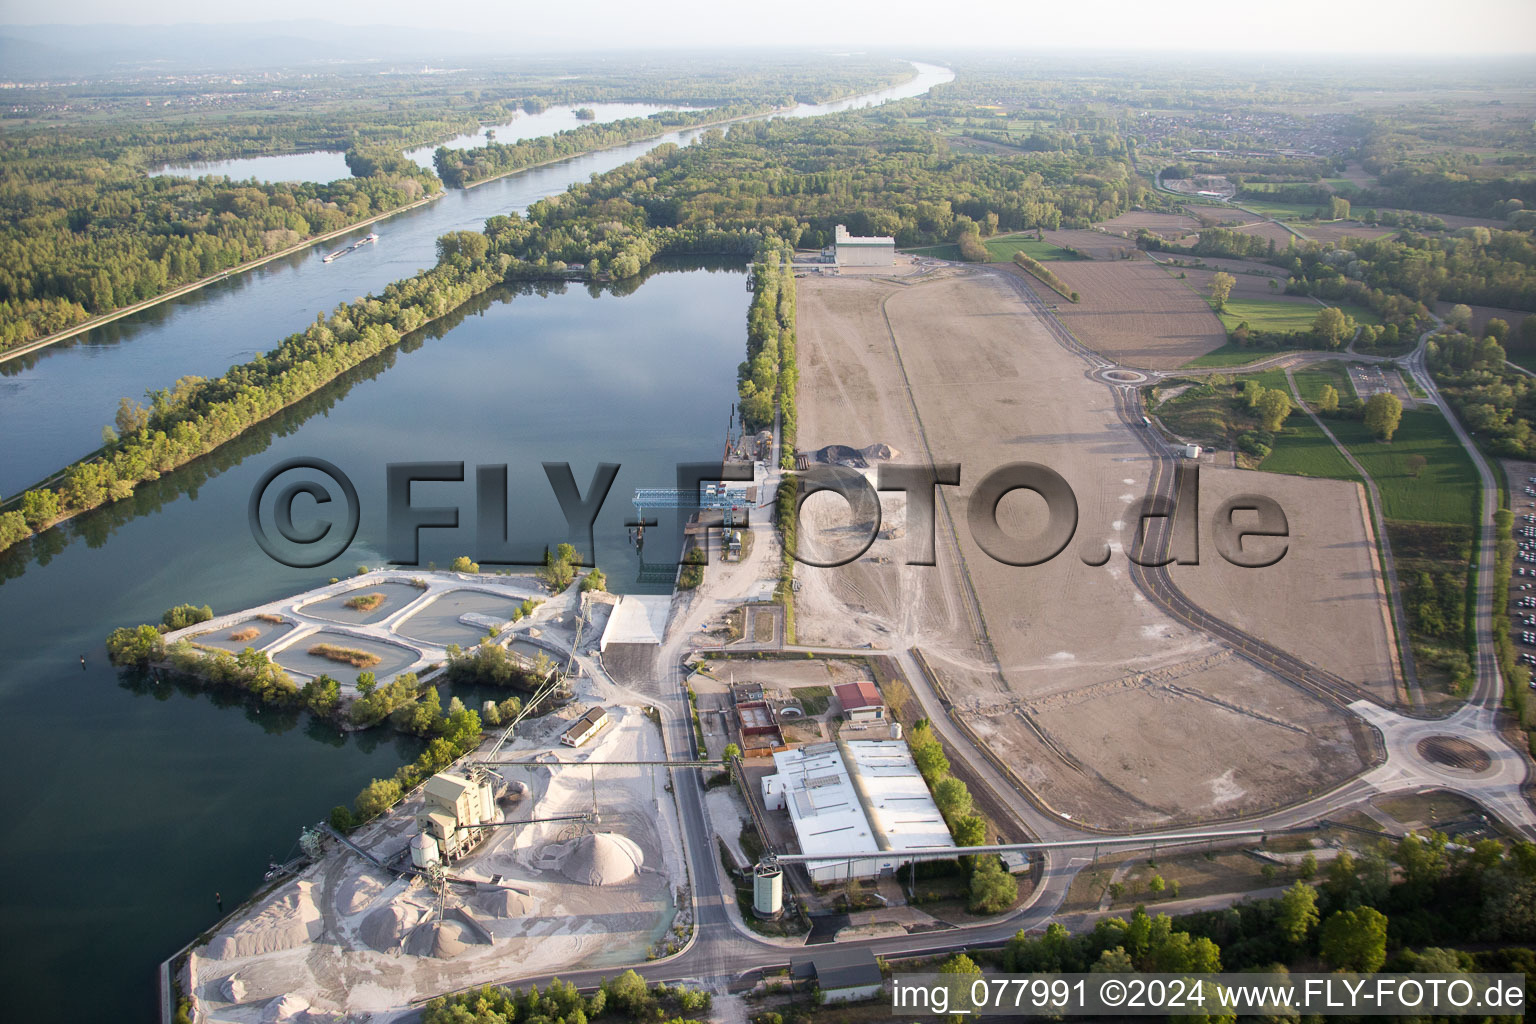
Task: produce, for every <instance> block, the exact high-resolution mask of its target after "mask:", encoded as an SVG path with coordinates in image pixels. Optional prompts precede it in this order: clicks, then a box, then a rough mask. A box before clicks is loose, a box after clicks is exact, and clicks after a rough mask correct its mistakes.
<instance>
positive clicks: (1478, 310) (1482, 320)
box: [1435, 302, 1536, 359]
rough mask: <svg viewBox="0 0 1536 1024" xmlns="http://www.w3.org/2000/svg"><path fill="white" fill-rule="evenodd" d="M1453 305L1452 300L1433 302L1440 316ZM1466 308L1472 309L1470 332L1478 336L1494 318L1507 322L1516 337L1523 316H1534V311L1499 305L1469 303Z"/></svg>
mask: <svg viewBox="0 0 1536 1024" xmlns="http://www.w3.org/2000/svg"><path fill="white" fill-rule="evenodd" d="M1454 305H1455V303H1454V302H1437V303H1435V315H1436V316H1442V317H1443V316H1445V315H1446V314H1448V313H1449V312H1450V311H1451V307H1452V306H1454ZM1467 308H1468V309H1470V310H1471V311H1472V333H1473V334H1475V335H1478V336H1479V337H1481V335H1482V333H1483V328H1485V327H1487V326H1488V321H1489V320H1492V319H1495V318H1497V319H1500V320H1503V321H1504V322H1505V323H1507V324H1509V333H1510V336H1511V337H1516V336H1518V334H1519V331H1520V325H1521V324H1522V323H1524V322H1525V318H1526V317H1528V316H1536V313H1527V312H1525V311H1524V310H1522V309H1503V308H1501V307H1499V306H1470V305H1469V306H1468V307H1467ZM1506 347H1508V346H1506ZM1509 358H1510V359H1514V358H1515V357H1514V356H1513V355H1511V356H1510V357H1509Z"/></svg>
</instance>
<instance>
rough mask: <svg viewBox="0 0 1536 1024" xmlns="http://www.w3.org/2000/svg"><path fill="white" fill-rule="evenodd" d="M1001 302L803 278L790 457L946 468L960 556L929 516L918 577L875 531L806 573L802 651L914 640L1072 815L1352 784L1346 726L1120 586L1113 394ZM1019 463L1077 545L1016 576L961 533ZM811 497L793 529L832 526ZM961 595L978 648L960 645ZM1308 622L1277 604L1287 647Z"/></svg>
mask: <svg viewBox="0 0 1536 1024" xmlns="http://www.w3.org/2000/svg"><path fill="white" fill-rule="evenodd" d="M1118 265H1119V266H1130V265H1134V264H1131V263H1123V264H1118ZM1056 266H1057V267H1061V266H1065V264H1057V265H1056ZM1071 266H1076V267H1082V266H1094V264H1085V263H1079V264H1071ZM1147 269H1148V270H1150V271H1151V272H1152V273H1155V274H1159V275H1161V274H1162V273H1163V272H1162V271H1160V270H1157V269H1156V268H1155V267H1151V266H1150V265H1147ZM1168 283H1169V284H1173V285H1174V286H1175V287H1178V288H1180V289H1182V285H1178V284H1177V283H1176V282H1168ZM1017 288H1018V285H1017V282H1016V281H1015V280H1014V279H1013V278H1012V277H1011V275H1008V274H1006V273H1003V272H1000V270H999V269H996V268H988V269H985V270H981V269H960V268H952V269H948V270H945V271H940V272H937V273H934V274H931V275H929V276H928V277H927V278H926V279H923V280H920V281H918V280H915V279H914V280H913V281H910V282H908V283H896V282H892V281H877V280H867V279H866V280H858V281H855V280H848V279H810V278H808V279H805V280H803V281H801V282H800V292H799V309H800V339H801V340H800V349H799V351H800V358H801V378H800V380H801V384H800V398H799V404H800V444H801V447H802V449H807V450H808V449H814V448H818V447H820V446H822V445H826V444H832V443H842V444H849V445H853V446H862V445H866V444H870V443H872V442H876V441H881V442H885V443H887V444H890V445H892V446H894V447H895V448H897V449H899V450H901V451H902V452H903V453H904V457H903V458H902V459H901V460H900V461H907V462H916V461H918V460H920V459H922V458H924V457H925V456H929V457H932V458H933V459H935V460H936V461H956V462H960V463H961V464H962V476H961V481H962V482H961V485H960V486H959V487H957V488H945V489H944V490H945V491H946V492H947V506H948V507H949V508H950V509H952V510H954V515H955V519H956V520H958V523H959V526H960V529H959V530H958V544H959V547H960V550H961V552H962V553H963V561H957V560H956V558H955V555H954V542H953V541H952V540H950V536H951V535H949V534H946V532H945V530H946V528H947V525H948V524H947V522H946V521H945V520H944V519H943V518H942V517H941V522H940V539H939V546H938V553H939V559H938V561H939V564H938V566H937V567H933V568H925V567H914V566H904V565H902V564H901V563H902V561H903V559H904V556H905V555H906V551H907V548H906V544H907V543H908V540H909V539H910V538H906V537H904V536H896V537H894V538H891V539H880V540H877V541H876V542H875V543H874V545H873V546H872V547H871V548H870V550H869V552H868V553H867V554H866V555H865V556H864V558H862V559H861V560H860V561H858V562H856V563H854V564H852V565H849V566H845V567H842V568H838V569H813V568H808V567H801V569H800V570H799V572H798V576H799V577H800V578H801V579H802V581H803V587H802V590H801V593H800V595H799V597H798V599H797V622H798V625H799V633H800V637H801V639H802V640H805V641H809V642H844V643H858V642H863V641H867V640H873V641H874V642H875V643H876V644H877V646H880V647H888V648H895V647H910V646H918V647H921V648H922V649H923V650H924V652H925V653H926V654H927V657H928V661H929V664H930V665H931V666H932V668H933V670H934V671H935V673H936V674H937V675H938V676H939V678H940V680H941V682H942V683H943V685H944V686H945V688H946V691H947V694H948V696H949V697H950V698H951V700H952V701H953V702H954V706H955V710H956V712H957V714H959V715H960V717H961V718H962V719H963V720H964V721H965V722H966V723H967V724H969V725H970V726H971V727H972V728H973V729H974V730H975V731H976V732H977V733H978V734H983V733H984V734H985V736H986V741H987V742H988V743H990V744H992V745H993V746H994V748H995V749H996V750H997V751H998V753H999V754H1000V755H1002V756H1003V758H1004V760H1005V761H1007V763H1008V764H1010V765H1012V766H1016V769H1017V771H1018V772H1019V774H1020V775H1021V777H1023V778H1024V779H1025V780H1026V781H1027V782H1028V783H1029V784H1030V785H1031V786H1032V787H1033V788H1034V789H1035V791H1036V793H1037V794H1039V795H1040V796H1041V797H1042V798H1043V799H1044V800H1045V801H1046V802H1047V803H1049V804H1050V805H1051V806H1053V807H1056V808H1057V809H1058V810H1060V811H1063V812H1065V813H1068V814H1071V815H1073V817H1074V818H1075V819H1077V820H1079V821H1085V822H1089V823H1092V824H1097V825H1102V826H1105V827H1115V828H1129V827H1136V826H1144V825H1154V824H1167V823H1172V822H1179V821H1184V822H1188V821H1199V820H1212V819H1215V818H1220V817H1229V816H1233V815H1237V814H1241V813H1247V812H1252V811H1257V810H1259V809H1261V808H1266V807H1273V806H1276V805H1279V804H1283V803H1286V802H1289V801H1291V800H1293V799H1296V798H1299V797H1302V796H1304V795H1305V794H1306V792H1307V791H1308V790H1311V789H1315V788H1317V787H1319V786H1324V785H1328V784H1330V783H1333V782H1336V781H1339V780H1341V779H1343V778H1345V777H1347V776H1349V775H1351V774H1353V773H1354V772H1357V771H1358V770H1359V769H1360V768H1361V766H1362V762H1361V759H1360V756H1359V754H1358V753H1357V752H1356V748H1355V744H1354V740H1353V737H1352V733H1351V729H1350V727H1349V725H1348V721H1347V718H1348V716H1347V714H1346V713H1344V712H1341V711H1340V710H1338V709H1336V708H1334V707H1331V706H1329V705H1325V704H1323V703H1322V702H1320V701H1318V700H1317V699H1315V698H1313V697H1311V696H1309V695H1307V694H1304V693H1302V692H1300V691H1298V690H1296V689H1294V688H1292V687H1290V686H1288V685H1286V684H1285V683H1283V682H1282V681H1280V680H1279V679H1277V678H1275V677H1273V676H1271V675H1269V674H1267V673H1265V672H1263V671H1262V670H1260V669H1258V668H1256V667H1254V666H1252V665H1251V664H1249V663H1248V662H1245V661H1242V660H1241V659H1238V658H1236V657H1234V656H1233V655H1232V654H1231V653H1230V652H1228V651H1227V650H1226V649H1224V648H1223V647H1221V646H1219V645H1218V644H1216V643H1214V642H1213V641H1212V640H1210V639H1209V638H1208V637H1207V636H1205V635H1204V634H1201V633H1198V632H1195V631H1192V630H1189V629H1186V628H1184V627H1182V626H1180V625H1178V624H1176V623H1175V622H1173V621H1172V620H1171V619H1169V618H1168V617H1167V616H1165V615H1163V614H1162V613H1161V612H1160V611H1158V610H1157V609H1156V608H1155V607H1153V606H1152V605H1151V604H1150V603H1149V602H1147V600H1146V599H1145V598H1144V597H1143V596H1142V595H1141V594H1140V592H1139V591H1137V590H1136V588H1135V586H1134V584H1133V583H1132V581H1131V579H1130V576H1129V574H1128V572H1127V569H1126V563H1125V556H1124V553H1123V549H1124V545H1125V544H1126V543H1127V542H1128V539H1129V533H1128V519H1129V518H1130V517H1129V516H1128V515H1127V514H1126V510H1127V508H1128V507H1129V506H1130V505H1131V504H1132V503H1133V502H1134V501H1136V500H1137V499H1139V498H1140V496H1141V495H1142V494H1143V493H1144V492H1145V490H1146V486H1147V476H1148V472H1149V470H1150V460H1149V458H1148V457H1147V455H1146V454H1145V451H1144V449H1143V448H1142V447H1141V445H1140V443H1139V441H1138V440H1137V437H1136V434H1135V431H1134V429H1133V428H1130V427H1127V426H1125V425H1124V424H1122V423H1121V422H1120V420H1119V419H1118V417H1117V416H1116V414H1115V410H1114V407H1113V402H1112V395H1111V393H1110V391H1109V389H1108V388H1107V387H1105V386H1104V385H1102V384H1098V383H1096V382H1094V381H1091V380H1089V379H1088V378H1087V377H1086V376H1085V375H1084V371H1085V370H1086V366H1085V364H1084V363H1083V362H1082V361H1081V360H1079V359H1078V358H1076V357H1074V356H1072V355H1070V354H1069V353H1067V352H1066V351H1065V350H1064V349H1062V348H1061V347H1060V346H1059V345H1058V344H1057V343H1056V342H1054V341H1053V340H1052V339H1051V337H1050V336H1049V335H1048V334H1047V333H1046V331H1045V329H1044V326H1043V325H1042V324H1040V323H1039V322H1038V321H1037V320H1036V319H1035V317H1034V316H1033V314H1031V313H1030V312H1029V311H1028V308H1027V307H1026V306H1025V305H1024V303H1023V301H1022V300H1021V298H1020V296H1019V294H1018V291H1017ZM1186 294H1188V293H1187V292H1186ZM1196 301H1198V300H1196ZM887 316H889V321H887V319H886V317H887ZM893 336H894V345H893V340H892V339H893ZM898 351H899V360H898ZM903 367H904V368H905V372H906V374H907V375H909V377H910V382H911V389H910V393H909V391H908V389H907V386H906V382H905V380H904V378H903V372H902V371H903ZM914 402H915V405H916V410H917V411H916V414H914V412H913V403H914ZM919 417H920V421H921V428H919ZM1021 460H1028V461H1034V462H1039V463H1043V464H1045V465H1047V466H1049V467H1051V468H1053V469H1055V470H1056V471H1057V472H1059V473H1061V474H1062V475H1063V476H1064V477H1065V478H1066V479H1067V481H1068V482H1069V483H1070V484H1071V486H1072V488H1073V490H1074V492H1075V493H1076V496H1077V501H1078V505H1079V524H1078V531H1077V534H1076V538H1075V539H1074V540H1073V542H1072V543H1071V544H1070V545H1069V546H1068V548H1067V550H1066V551H1065V552H1063V553H1062V554H1061V555H1059V556H1057V557H1056V558H1055V559H1053V560H1051V561H1050V562H1048V563H1046V564H1044V565H1039V566H1034V567H1011V566H1007V565H1003V564H1001V563H999V562H996V561H994V560H993V559H991V558H990V557H988V556H987V555H985V554H984V553H983V552H981V551H980V550H979V548H977V546H976V545H975V543H974V541H973V540H972V539H971V536H970V532H969V530H968V529H967V528H966V526H965V519H964V508H965V503H966V501H967V500H968V498H969V496H970V494H971V492H972V490H973V489H974V488H975V485H976V483H977V481H979V480H980V479H981V478H982V477H983V476H984V475H985V474H986V473H987V472H989V471H990V470H992V469H995V468H997V467H998V466H1001V465H1003V464H1004V463H1008V462H1014V461H1021ZM1254 475H1255V476H1257V474H1254ZM815 500H816V499H813V502H815ZM832 500H833V501H835V499H832ZM1037 506H1038V499H1034V498H1033V497H1032V496H1028V495H1026V494H1024V493H1023V492H1020V493H1016V494H1015V495H1013V496H1011V497H1009V498H1007V499H1005V500H1004V502H1003V504H1002V506H1001V509H1000V523H1001V525H1002V526H1003V528H1004V529H1005V530H1007V531H1009V532H1011V533H1013V534H1014V535H1017V536H1025V535H1028V534H1029V533H1030V532H1032V530H1033V529H1034V528H1036V526H1037V524H1038V519H1034V520H1031V516H1033V515H1035V514H1036V512H1037V511H1038V509H1037ZM828 507H831V506H827V505H826V504H825V503H823V504H814V505H813V503H807V505H806V508H807V510H808V519H809V522H808V523H806V524H804V525H803V526H802V529H803V530H804V529H812V528H815V527H816V526H817V525H818V523H819V524H827V523H834V524H835V523H836V522H837V521H838V516H837V515H835V514H831V513H828V512H827V511H826V508H828ZM837 507H841V506H837ZM884 507H885V509H886V512H887V520H886V525H887V526H891V525H896V526H898V528H899V526H900V525H901V523H902V517H901V515H900V512H901V511H902V510H901V509H900V501H899V498H898V499H894V500H887V501H886V502H885V503H884ZM898 533H899V529H898ZM1086 540H1092V541H1096V542H1099V543H1102V542H1104V541H1108V542H1109V543H1110V545H1111V549H1112V552H1113V554H1112V557H1111V560H1110V561H1109V563H1108V564H1107V565H1103V566H1099V567H1090V566H1087V565H1085V564H1083V562H1082V561H1081V559H1080V558H1079V557H1078V555H1079V552H1080V550H1081V545H1082V544H1083V543H1084V542H1085V541H1086ZM1211 553H1212V555H1213V556H1214V549H1212V551H1211ZM1346 561H1347V560H1345V559H1341V560H1340V561H1339V562H1338V563H1336V564H1337V565H1339V566H1344V565H1346ZM1341 571H1342V570H1341ZM967 578H968V579H969V581H970V583H971V588H970V589H968V588H967V587H966V586H965V580H966V579H967ZM971 589H973V590H974V593H975V595H976V598H977V600H978V602H979V609H980V613H981V617H982V620H984V623H985V637H986V640H988V641H989V642H983V641H982V640H981V639H980V638H978V636H977V635H976V634H977V633H978V631H979V628H980V625H981V623H980V622H979V621H978V620H977V619H976V618H975V615H974V613H973V612H971V611H970V600H969V594H970V592H971ZM1213 610H1214V611H1217V612H1226V611H1229V610H1230V609H1223V608H1219V607H1218V608H1214V609H1213ZM1316 621H1317V619H1316V617H1315V616H1310V615H1302V616H1298V615H1291V614H1289V613H1288V612H1287V611H1286V610H1285V609H1283V608H1282V609H1281V610H1280V611H1279V617H1278V618H1277V620H1276V629H1277V630H1278V631H1279V632H1278V635H1279V636H1282V637H1284V638H1285V639H1286V640H1287V642H1288V643H1290V644H1295V645H1299V646H1304V644H1305V637H1304V636H1303V635H1302V634H1303V633H1304V632H1305V631H1306V630H1309V629H1312V628H1315V623H1316ZM993 652H995V655H996V660H995V661H994V660H993V659H992V657H991V654H992V653H993Z"/></svg>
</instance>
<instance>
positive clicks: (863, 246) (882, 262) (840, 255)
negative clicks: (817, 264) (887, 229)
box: [832, 224, 896, 267]
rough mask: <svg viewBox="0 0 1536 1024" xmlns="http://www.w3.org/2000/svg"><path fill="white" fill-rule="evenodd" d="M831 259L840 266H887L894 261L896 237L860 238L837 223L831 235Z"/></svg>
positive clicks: (875, 236) (873, 236)
mask: <svg viewBox="0 0 1536 1024" xmlns="http://www.w3.org/2000/svg"><path fill="white" fill-rule="evenodd" d="M832 259H833V260H834V262H836V263H837V265H838V266H840V267H888V266H890V265H891V264H892V263H894V262H896V239H894V238H892V237H891V236H890V235H871V236H866V237H862V238H861V237H859V236H858V235H850V234H849V233H848V229H847V228H845V227H844V226H843V225H841V224H839V225H838V226H837V230H836V231H835V232H833V235H832Z"/></svg>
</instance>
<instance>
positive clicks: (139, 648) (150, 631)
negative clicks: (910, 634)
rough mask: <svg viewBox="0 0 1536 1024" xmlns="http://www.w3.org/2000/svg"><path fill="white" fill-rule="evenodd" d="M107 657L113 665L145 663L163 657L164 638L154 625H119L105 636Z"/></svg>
mask: <svg viewBox="0 0 1536 1024" xmlns="http://www.w3.org/2000/svg"><path fill="white" fill-rule="evenodd" d="M107 657H108V658H110V659H111V660H112V664H114V665H146V664H148V663H149V662H152V661H160V660H162V659H163V658H164V657H165V639H164V638H163V637H162V636H161V635H160V631H159V630H158V629H156V628H155V627H154V626H139V627H137V628H134V629H129V628H128V627H127V626H119V627H118V628H117V629H114V630H113V631H112V635H111V636H109V637H107Z"/></svg>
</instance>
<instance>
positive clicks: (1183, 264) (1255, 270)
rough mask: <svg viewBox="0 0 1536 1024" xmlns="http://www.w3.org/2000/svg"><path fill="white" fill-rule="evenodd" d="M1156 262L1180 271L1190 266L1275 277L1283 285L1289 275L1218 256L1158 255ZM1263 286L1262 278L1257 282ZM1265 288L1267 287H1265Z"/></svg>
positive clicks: (1260, 265)
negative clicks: (1175, 267) (1174, 267)
mask: <svg viewBox="0 0 1536 1024" xmlns="http://www.w3.org/2000/svg"><path fill="white" fill-rule="evenodd" d="M1158 261H1159V262H1161V263H1162V264H1163V265H1164V266H1168V265H1173V266H1177V267H1179V268H1180V269H1184V270H1188V269H1189V268H1190V267H1192V266H1198V267H1199V268H1200V269H1202V270H1211V271H1216V270H1225V271H1226V272H1227V273H1229V274H1233V275H1235V276H1238V277H1242V276H1248V277H1260V275H1263V277H1276V278H1279V279H1280V282H1281V283H1282V284H1283V283H1284V282H1285V279H1286V278H1287V277H1289V276H1290V275H1289V274H1287V273H1286V272H1285V271H1284V270H1281V269H1280V268H1279V267H1276V266H1272V265H1270V264H1268V263H1259V262H1256V261H1254V260H1229V259H1223V258H1221V257H1219V256H1168V255H1162V254H1160V255H1159V257H1158ZM1259 283H1260V284H1264V281H1263V280H1262V278H1261V279H1260V281H1259ZM1266 287H1268V286H1267V285H1266Z"/></svg>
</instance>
